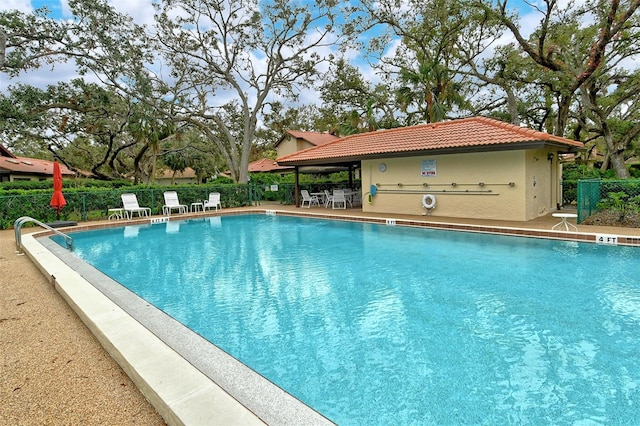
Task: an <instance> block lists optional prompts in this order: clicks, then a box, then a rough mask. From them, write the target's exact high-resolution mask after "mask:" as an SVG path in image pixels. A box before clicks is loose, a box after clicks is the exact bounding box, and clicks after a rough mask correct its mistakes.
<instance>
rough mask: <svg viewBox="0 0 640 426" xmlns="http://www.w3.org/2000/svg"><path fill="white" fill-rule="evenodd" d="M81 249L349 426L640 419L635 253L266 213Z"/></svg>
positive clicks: (110, 237)
mask: <svg viewBox="0 0 640 426" xmlns="http://www.w3.org/2000/svg"><path fill="white" fill-rule="evenodd" d="M73 238H74V242H75V247H76V249H75V253H76V254H77V255H78V256H80V257H82V258H84V259H85V260H86V261H88V262H89V263H91V264H93V265H94V266H96V267H97V268H98V269H100V270H102V271H103V272H104V273H106V274H108V275H109V276H111V277H112V278H114V279H115V280H117V281H118V282H120V283H121V284H123V285H125V286H126V287H128V288H129V289H131V290H132V291H134V292H135V293H137V294H138V295H140V296H141V297H143V298H144V299H146V300H147V301H149V302H151V303H153V304H154V305H155V306H157V307H158V308H160V309H162V310H163V311H165V312H166V313H167V314H169V315H171V316H172V317H174V318H175V319H177V320H178V321H180V322H182V323H183V324H185V325H187V326H188V327H189V328H191V329H192V330H194V331H196V332H197V333H199V334H200V335H202V336H203V337H205V338H206V339H208V340H209V341H211V342H213V343H214V344H216V345H217V346H218V347H220V348H222V349H223V350H225V351H226V352H228V353H230V354H231V355H233V356H234V357H235V358H237V359H239V360H240V361H242V362H243V363H245V364H247V365H248V366H250V367H251V368H252V369H254V370H255V371H257V372H259V373H260V374H262V375H263V376H265V377H267V378H268V379H270V380H271V381H273V382H275V383H276V384H278V385H279V386H280V387H282V388H283V389H285V390H287V391H288V392H290V393H291V394H293V395H294V396H296V397H297V398H298V399H300V400H302V401H303V402H305V403H307V404H308V405H310V406H312V407H313V408H315V409H316V410H318V411H319V412H321V413H322V414H324V415H325V416H327V417H328V418H330V419H331V420H333V421H334V422H337V423H338V424H341V425H376V424H379V425H389V424H434V425H436V424H437V425H443V424H490V425H495V424H516V425H521V424H589V425H591V424H628V425H631V424H640V362H639V359H640V285H639V284H638V277H640V262H638V255H639V254H640V251H639V250H638V249H637V248H630V247H610V246H598V245H594V244H580V243H576V242H563V241H553V240H542V239H528V238H517V237H507V236H496V235H482V234H472V233H463V232H452V231H435V230H427V229H416V228H402V227H391V226H385V225H375V224H366V223H350V222H333V221H325V220H316V219H305V218H293V217H283V216H277V217H275V216H261V215H251V216H228V217H222V218H212V219H211V220H209V219H206V220H202V219H201V220H191V221H182V222H171V223H169V224H158V225H145V226H129V227H126V228H124V229H123V228H115V229H107V230H100V231H91V232H80V233H74V234H73Z"/></svg>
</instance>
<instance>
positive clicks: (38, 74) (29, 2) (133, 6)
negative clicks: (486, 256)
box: [0, 0, 563, 103]
mask: <svg viewBox="0 0 640 426" xmlns="http://www.w3.org/2000/svg"><path fill="white" fill-rule="evenodd" d="M152 1H153V0H109V4H111V5H112V6H114V7H115V8H116V9H117V10H118V11H120V12H122V13H127V14H129V15H130V16H132V17H133V18H134V20H136V22H138V23H140V24H148V25H151V24H152V22H153V15H154V11H153V7H152ZM511 1H512V2H513V4H514V5H515V4H519V6H520V7H522V5H523V4H524V3H523V2H522V0H511ZM561 1H563V0H561ZM67 2H68V0H1V1H0V11H2V10H10V9H17V10H19V11H21V12H25V13H29V12H31V11H33V10H35V9H37V8H40V7H42V6H47V7H48V8H49V10H50V15H49V16H50V17H52V18H56V19H65V18H70V15H69V9H68V5H67ZM538 21H539V18H534V19H526V18H523V19H522V21H521V23H522V28H521V31H523V33H525V34H527V33H528V32H530V31H531V29H533V27H534V26H535V25H536V24H537V23H538ZM350 57H351V60H352V63H354V64H356V65H357V66H359V68H360V70H361V72H362V74H363V76H364V77H365V78H366V79H368V80H369V81H371V82H375V81H377V80H378V78H377V77H376V76H375V74H374V73H373V71H372V70H371V68H370V67H369V66H368V65H367V64H366V62H365V61H364V60H363V58H361V57H359V52H355V51H351V52H350ZM76 76H77V73H76V71H75V67H74V65H73V63H71V62H70V63H65V64H56V66H55V68H54V69H51V68H50V67H44V68H42V69H39V70H31V71H29V72H27V73H22V74H21V75H20V76H19V77H17V78H13V79H9V78H8V77H7V76H6V75H3V74H0V91H2V90H4V89H5V88H6V87H7V85H9V84H15V83H18V82H24V83H28V84H31V85H34V86H38V87H45V86H46V85H47V84H55V83H57V82H58V81H68V80H70V79H71V78H74V77H76ZM302 97H303V98H305V97H307V96H304V95H302ZM310 97H311V98H314V96H310ZM315 99H317V97H315ZM301 100H302V101H303V103H304V100H303V99H301Z"/></svg>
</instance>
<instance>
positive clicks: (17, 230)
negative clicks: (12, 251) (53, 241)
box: [13, 216, 73, 253]
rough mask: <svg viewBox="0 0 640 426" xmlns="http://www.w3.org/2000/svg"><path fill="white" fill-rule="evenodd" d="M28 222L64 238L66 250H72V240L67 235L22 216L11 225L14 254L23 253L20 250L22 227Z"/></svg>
mask: <svg viewBox="0 0 640 426" xmlns="http://www.w3.org/2000/svg"><path fill="white" fill-rule="evenodd" d="M28 222H33V223H35V224H36V225H39V226H41V227H43V228H44V229H47V230H49V231H52V232H54V233H55V234H56V235H59V236H61V237H62V238H64V241H65V245H66V248H67V250H73V238H71V237H70V236H68V235H67V234H65V233H64V232H60V231H58V230H57V229H55V228H52V227H51V226H49V225H47V224H46V223H42V222H40V221H39V220H37V219H34V218H32V217H29V216H22V217H19V218H17V219H16V221H15V222H14V223H13V229H14V231H15V235H16V252H18V253H22V252H23V250H22V226H23V225H24V224H25V223H28Z"/></svg>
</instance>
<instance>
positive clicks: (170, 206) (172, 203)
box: [162, 191, 187, 216]
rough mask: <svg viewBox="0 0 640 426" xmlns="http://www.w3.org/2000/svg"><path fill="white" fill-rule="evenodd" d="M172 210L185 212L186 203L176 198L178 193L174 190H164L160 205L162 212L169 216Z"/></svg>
mask: <svg viewBox="0 0 640 426" xmlns="http://www.w3.org/2000/svg"><path fill="white" fill-rule="evenodd" d="M173 210H178V213H186V212H187V206H186V204H180V201H179V200H178V193H177V192H176V191H166V192H165V193H164V206H162V214H165V215H167V216H171V212H172V211H173Z"/></svg>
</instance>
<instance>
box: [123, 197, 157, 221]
mask: <svg viewBox="0 0 640 426" xmlns="http://www.w3.org/2000/svg"><path fill="white" fill-rule="evenodd" d="M120 198H122V206H123V209H124V212H125V214H126V216H127V218H128V219H132V218H133V215H134V214H135V213H138V217H142V216H146V217H149V216H151V209H150V208H149V207H140V206H139V205H138V197H136V194H131V193H126V194H122V195H120Z"/></svg>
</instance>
